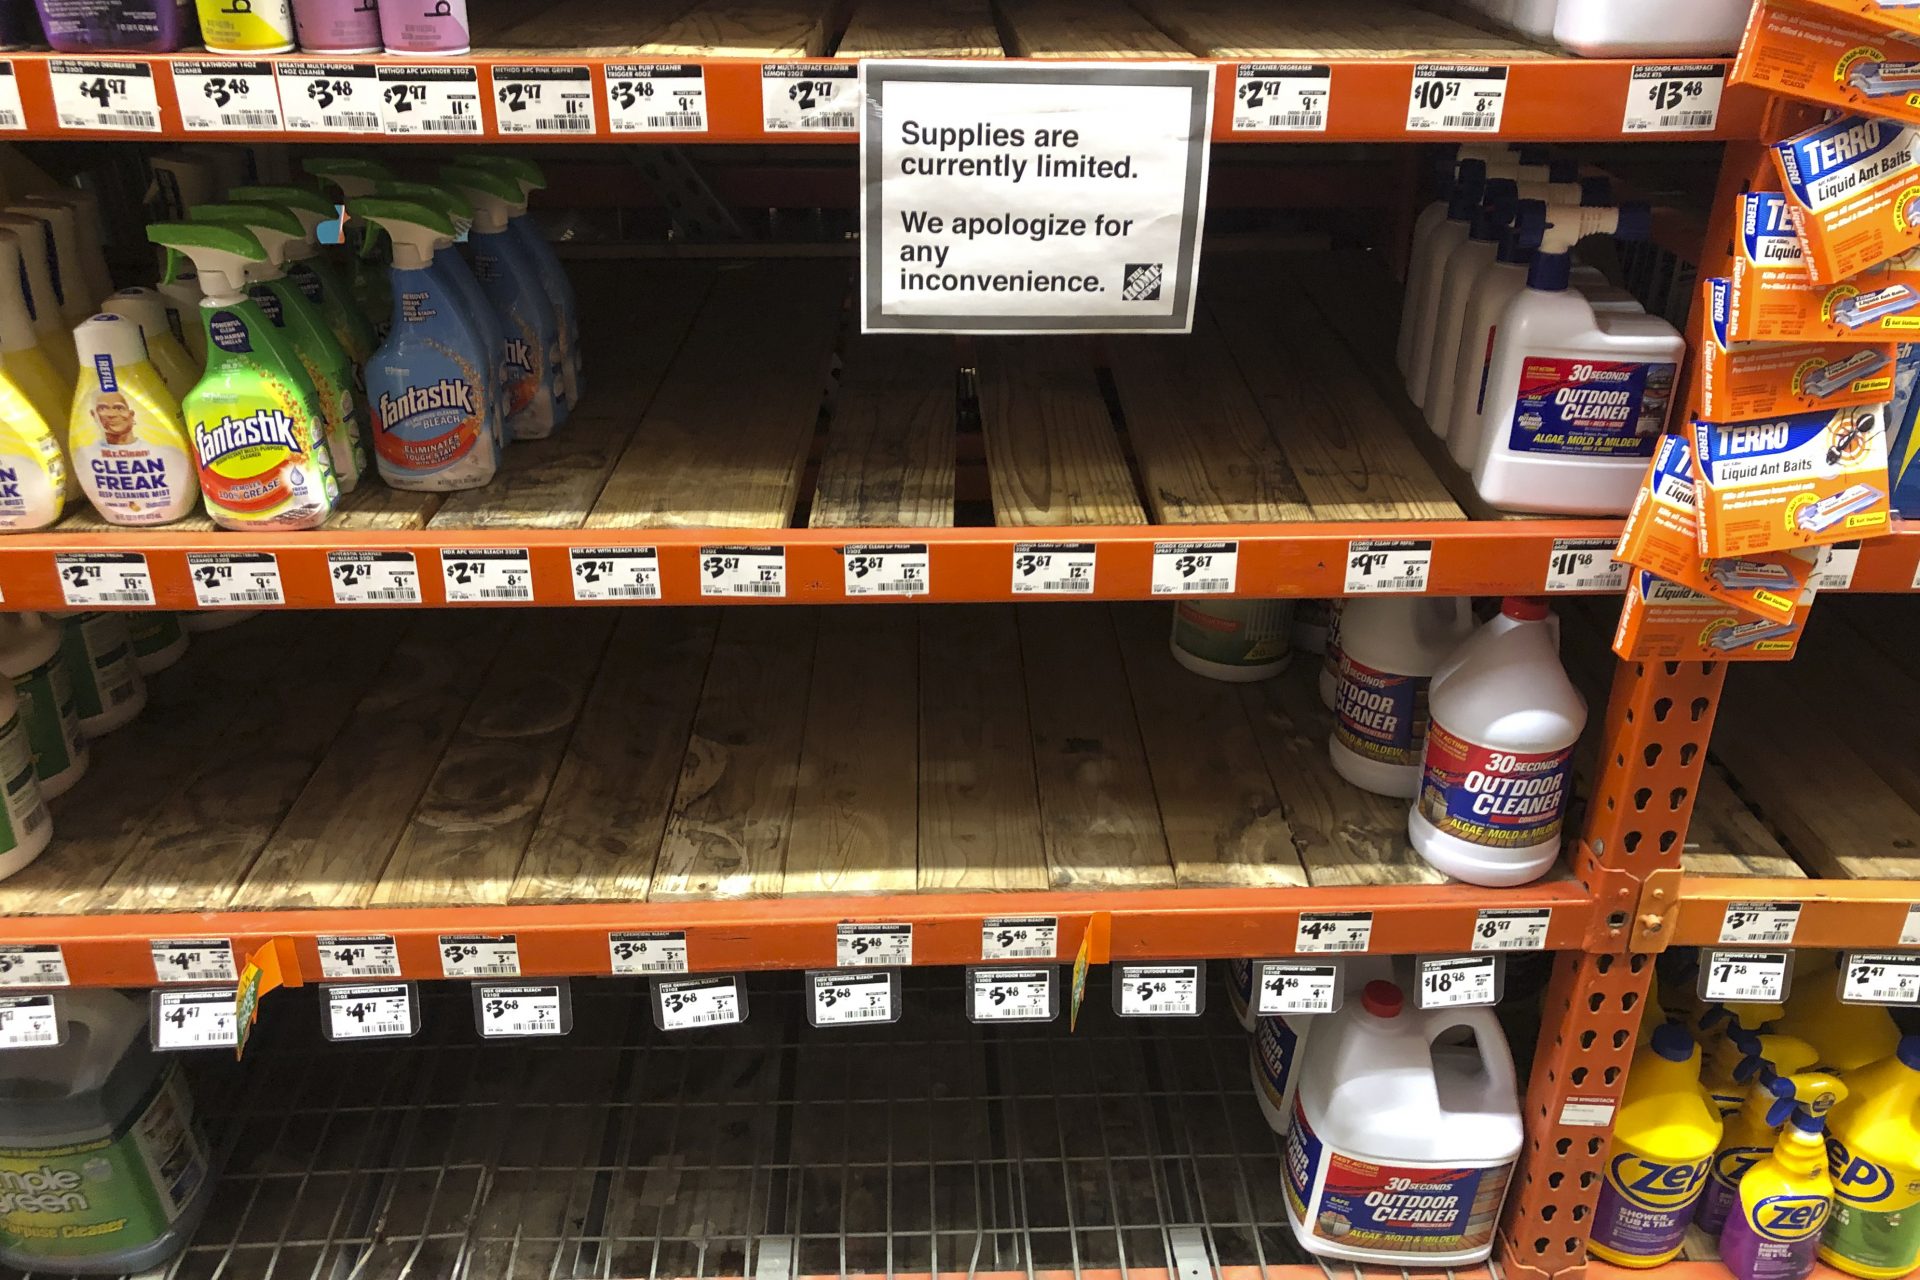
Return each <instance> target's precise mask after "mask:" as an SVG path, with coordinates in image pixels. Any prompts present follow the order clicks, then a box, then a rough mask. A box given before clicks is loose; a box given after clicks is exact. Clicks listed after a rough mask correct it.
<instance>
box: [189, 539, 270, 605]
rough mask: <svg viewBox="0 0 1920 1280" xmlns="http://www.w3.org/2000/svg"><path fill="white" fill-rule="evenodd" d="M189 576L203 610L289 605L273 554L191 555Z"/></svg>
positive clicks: (262, 552)
mask: <svg viewBox="0 0 1920 1280" xmlns="http://www.w3.org/2000/svg"><path fill="white" fill-rule="evenodd" d="M187 576H188V577H190V578H192V579H193V601H194V603H195V604H197V605H199V606H200V607H201V608H202V609H236V608H238V609H258V608H262V607H264V606H267V605H276V604H285V603H286V602H287V593H286V591H285V589H284V588H282V586H281V585H280V561H279V560H278V559H277V558H276V557H275V556H274V554H273V553H272V552H271V551H189V552H188V553H187Z"/></svg>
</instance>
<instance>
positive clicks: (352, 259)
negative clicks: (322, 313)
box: [301, 156, 393, 340]
mask: <svg viewBox="0 0 1920 1280" xmlns="http://www.w3.org/2000/svg"><path fill="white" fill-rule="evenodd" d="M301 167H302V168H303V169H305V170H306V171H307V172H308V173H309V174H310V175H312V176H313V177H315V178H318V179H319V180H320V181H321V182H322V183H324V184H326V185H327V186H329V187H332V188H333V189H334V190H336V191H338V192H339V193H340V199H341V200H342V201H347V200H352V199H354V198H355V197H357V196H365V195H371V194H373V188H374V184H375V183H379V182H391V181H393V171H392V170H391V169H388V168H387V166H385V165H383V164H381V163H380V162H379V161H377V160H365V159H361V158H359V157H354V156H330V157H316V158H314V159H311V160H303V161H302V162H301ZM340 244H341V249H342V252H343V254H344V257H343V259H342V261H343V263H344V265H345V267H346V277H347V284H348V287H349V288H351V289H352V291H353V301H354V304H355V305H356V306H358V307H359V308H360V314H361V315H363V316H365V317H366V319H367V323H368V324H370V325H372V326H373V333H374V338H375V339H376V340H378V339H379V338H382V337H384V336H386V323H387V314H388V312H389V311H390V310H391V309H392V308H391V306H390V303H391V299H389V298H388V297H387V272H386V268H385V266H384V264H382V263H378V262H373V261H370V260H369V259H368V258H366V257H365V256H364V255H363V254H362V253H361V249H362V247H363V242H362V237H361V235H360V234H359V232H357V231H356V230H355V229H354V228H353V227H352V225H351V224H346V223H343V224H342V225H341V228H340Z"/></svg>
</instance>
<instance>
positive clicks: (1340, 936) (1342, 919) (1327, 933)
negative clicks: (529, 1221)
mask: <svg viewBox="0 0 1920 1280" xmlns="http://www.w3.org/2000/svg"><path fill="white" fill-rule="evenodd" d="M1372 942H1373V912H1371V911H1319V912H1302V913H1301V915H1300V923H1299V924H1298V925H1297V926H1296V927H1295V928H1294V931H1293V949H1294V950H1295V951H1298V952H1300V953H1301V954H1302V955H1312V954H1314V953H1315V952H1327V951H1340V952H1354V951H1365V950H1366V949H1367V947H1368V946H1369V945H1371V944H1372Z"/></svg>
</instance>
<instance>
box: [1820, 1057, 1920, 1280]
mask: <svg viewBox="0 0 1920 1280" xmlns="http://www.w3.org/2000/svg"><path fill="white" fill-rule="evenodd" d="M1847 1086H1848V1089H1849V1090H1850V1093H1849V1096H1848V1097H1847V1100H1846V1101H1844V1102H1842V1103H1841V1104H1840V1105H1839V1106H1838V1107H1836V1108H1834V1111H1833V1115H1832V1116H1831V1117H1830V1122H1829V1125H1828V1128H1829V1129H1830V1133H1829V1135H1828V1137H1827V1166H1828V1170H1829V1171H1830V1173H1831V1174H1832V1177H1833V1184H1834V1185H1833V1191H1834V1201H1833V1218H1832V1221H1831V1222H1829V1223H1828V1225H1827V1232H1826V1236H1825V1238H1824V1239H1823V1240H1822V1241H1821V1242H1820V1260H1821V1261H1822V1262H1825V1263H1826V1264H1827V1265H1828V1266H1831V1267H1836V1268H1838V1269H1839V1270H1841V1271H1844V1272H1846V1273H1847V1274H1849V1275H1856V1276H1864V1277H1867V1280H1891V1278H1892V1277H1894V1276H1903V1275H1906V1274H1907V1273H1908V1272H1910V1271H1912V1270H1913V1269H1914V1268H1915V1267H1920V1036H1907V1037H1905V1038H1904V1039H1902V1040H1901V1041H1900V1043H1899V1044H1898V1045H1897V1046H1896V1047H1895V1049H1894V1051H1893V1052H1892V1053H1891V1054H1889V1055H1888V1056H1887V1057H1885V1058H1882V1059H1880V1060H1879V1061H1878V1062H1875V1063H1873V1064H1871V1065H1870V1066H1865V1067H1862V1068H1860V1069H1859V1070H1858V1071H1855V1072H1853V1073H1852V1074H1850V1075H1849V1076H1848V1077H1847Z"/></svg>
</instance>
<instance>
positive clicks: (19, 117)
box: [0, 58, 27, 129]
mask: <svg viewBox="0 0 1920 1280" xmlns="http://www.w3.org/2000/svg"><path fill="white" fill-rule="evenodd" d="M26 127H27V109H26V108H25V107H23V106H21V105H20V77H19V76H17V75H15V74H14V69H13V59H11V58H0V129H25V128H26Z"/></svg>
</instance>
